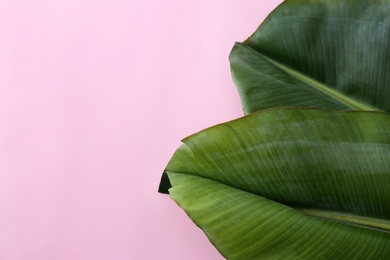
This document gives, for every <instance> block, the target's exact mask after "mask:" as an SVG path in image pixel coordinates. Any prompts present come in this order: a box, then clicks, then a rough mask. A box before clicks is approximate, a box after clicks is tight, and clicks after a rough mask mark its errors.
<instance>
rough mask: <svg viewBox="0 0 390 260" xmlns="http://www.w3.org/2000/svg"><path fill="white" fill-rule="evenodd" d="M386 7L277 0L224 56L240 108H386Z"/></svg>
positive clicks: (379, 2) (368, 2)
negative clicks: (276, 5)
mask: <svg viewBox="0 0 390 260" xmlns="http://www.w3.org/2000/svg"><path fill="white" fill-rule="evenodd" d="M389 13H390V1H389V0H359V1H357V0H337V1H336V0H294V1H293V0H286V1H285V2H283V3H282V4H281V5H279V6H278V7H277V8H276V9H275V10H274V11H273V12H272V13H271V14H270V15H269V16H268V17H267V18H266V19H265V21H264V22H263V23H262V25H261V26H260V27H259V28H258V29H257V31H256V32H255V33H254V34H253V35H252V36H251V37H250V38H248V39H247V40H246V41H244V42H243V43H237V44H236V45H235V46H234V47H233V50H232V52H231V54H230V63H231V72H232V77H233V80H234V82H235V84H236V85H237V88H238V92H239V94H240V97H241V102H242V106H243V109H244V112H245V113H246V114H249V113H252V112H254V111H258V110H261V109H265V108H271V107H280V106H306V107H315V108H322V109H330V110H382V111H386V112H390V102H389V100H390V88H389V87H388V86H389V85H390V44H389V39H390V17H389Z"/></svg>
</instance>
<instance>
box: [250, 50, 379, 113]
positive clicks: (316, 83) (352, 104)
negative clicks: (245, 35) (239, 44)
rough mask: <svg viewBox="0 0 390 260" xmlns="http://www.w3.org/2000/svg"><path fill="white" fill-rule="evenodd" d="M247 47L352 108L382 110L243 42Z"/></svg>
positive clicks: (291, 74)
mask: <svg viewBox="0 0 390 260" xmlns="http://www.w3.org/2000/svg"><path fill="white" fill-rule="evenodd" d="M243 45H244V46H245V47H247V48H248V49H249V50H251V51H253V52H255V53H256V54H257V55H259V56H261V57H262V58H264V59H266V60H267V61H268V62H270V63H272V64H273V65H275V66H276V67H278V68H279V69H280V70H282V71H284V72H285V73H287V74H289V75H290V76H292V77H294V78H296V79H299V80H300V81H302V82H304V83H306V84H308V85H309V86H311V87H313V88H315V89H317V90H318V91H320V92H322V93H324V94H326V95H328V96H330V97H332V98H333V99H335V100H337V101H339V102H340V103H342V104H344V105H346V106H348V107H350V108H352V109H355V110H364V111H382V110H380V109H378V108H376V107H372V106H370V105H368V104H366V103H364V102H361V101H357V100H355V99H353V98H350V97H348V96H347V95H345V94H344V93H342V92H340V91H338V90H336V89H333V88H331V87H329V86H327V85H325V84H323V83H321V82H319V81H317V80H315V79H313V78H311V77H309V76H307V75H305V74H303V73H301V72H299V71H297V70H295V69H293V68H291V67H289V66H286V65H284V64H282V63H280V62H277V61H275V60H273V59H271V58H270V57H268V56H267V55H264V54H262V53H259V52H258V51H256V50H254V49H253V48H251V47H250V46H248V45H246V44H245V43H244V44H243Z"/></svg>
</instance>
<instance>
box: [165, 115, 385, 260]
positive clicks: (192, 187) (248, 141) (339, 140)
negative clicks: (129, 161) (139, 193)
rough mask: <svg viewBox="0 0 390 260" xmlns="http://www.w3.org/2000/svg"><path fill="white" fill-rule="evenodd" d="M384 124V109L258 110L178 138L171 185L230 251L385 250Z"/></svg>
mask: <svg viewBox="0 0 390 260" xmlns="http://www.w3.org/2000/svg"><path fill="white" fill-rule="evenodd" d="M388 129H390V115H388V114H386V113H382V112H362V111H349V112H329V111H323V110H318V109H299V108H282V109H269V110H263V111H259V112H256V113H253V114H251V115H248V116H245V117H243V118H240V119H237V120H234V121H231V122H228V123H224V124H221V125H217V126H214V127H211V128H209V129H206V130H204V131H201V132H199V133H197V134H195V135H192V136H190V137H188V138H186V139H184V140H183V145H182V146H181V147H179V149H178V150H177V151H176V152H175V154H174V156H173V157H172V159H171V160H170V162H169V163H168V166H167V167H166V177H168V178H169V180H170V181H171V183H172V185H173V188H171V189H170V190H169V192H170V194H171V197H172V198H173V199H174V200H175V201H176V202H177V203H178V204H179V205H180V206H181V207H182V208H183V209H184V210H185V211H186V212H187V214H188V215H189V216H190V218H191V219H192V220H193V221H194V222H195V223H196V224H197V225H198V226H199V227H201V228H202V229H203V230H204V232H205V233H206V235H207V236H208V237H209V239H210V240H211V242H212V243H213V244H214V245H215V246H216V248H217V249H218V250H219V251H220V252H221V254H222V255H223V256H225V257H226V258H228V259H259V258H260V259H386V257H388V256H389V253H390V160H389V159H388V158H390V131H388ZM303 213H305V214H303ZM308 215H311V216H308ZM313 216H314V217H313ZM325 219H327V220H325Z"/></svg>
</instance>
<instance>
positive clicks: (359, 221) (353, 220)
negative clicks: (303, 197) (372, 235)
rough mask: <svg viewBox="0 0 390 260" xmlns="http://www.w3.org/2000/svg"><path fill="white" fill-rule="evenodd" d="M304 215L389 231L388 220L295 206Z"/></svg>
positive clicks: (389, 221)
mask: <svg viewBox="0 0 390 260" xmlns="http://www.w3.org/2000/svg"><path fill="white" fill-rule="evenodd" d="M295 209H296V210H298V211H300V212H302V213H303V214H305V215H308V216H312V217H316V218H322V219H327V220H332V221H337V222H341V223H345V224H352V225H357V226H360V227H363V228H373V229H376V230H380V231H383V232H387V233H390V220H386V219H378V218H371V217H365V216H358V215H354V214H349V213H344V212H336V211H330V210H322V209H310V208H295Z"/></svg>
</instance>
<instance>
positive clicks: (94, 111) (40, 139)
mask: <svg viewBox="0 0 390 260" xmlns="http://www.w3.org/2000/svg"><path fill="white" fill-rule="evenodd" d="M280 2H281V1H280V0H272V1H271V0H268V1H265V0H262V1H258V0H246V1H239V0H212V1H210V0H208V1H206V0H201V1H199V0H198V1H171V0H164V1H161V0H158V1H157V0H151V1H132V0H128V1H126V0H95V1H92V0H67V1H65V0H57V1H53V0H39V1H28V0H25V1H23V0H0V210H1V214H0V260H8V259H10V260H19V259H26V260H34V259H55V260H57V259H58V260H61V259H71V260H78V259H93V260H98V259H110V260H111V259H136V260H138V259H156V260H158V259H162V260H165V259H170V260H176V259H177V260H179V259H180V260H183V259H184V260H191V259H194V260H195V259H196V260H199V259H202V260H207V259H222V257H221V256H220V255H219V253H218V252H217V251H216V250H215V248H214V247H213V246H212V245H211V244H210V243H209V241H208V240H207V238H206V236H205V235H204V234H203V232H202V231H201V230H200V229H198V228H197V227H196V226H195V225H194V224H193V223H192V222H191V221H190V219H189V218H188V217H187V216H186V215H185V213H184V212H183V211H182V210H181V209H180V208H179V207H178V206H176V204H175V203H174V202H173V201H172V200H171V199H169V197H168V196H167V195H162V194H159V193H157V191H156V190H157V187H158V183H159V179H160V176H161V173H162V170H163V169H164V167H165V165H166V163H167V162H168V160H169V159H170V157H171V155H172V154H173V152H174V150H175V149H176V148H177V147H178V146H179V145H180V139H182V138H183V137H185V136H187V135H189V134H191V133H194V132H196V131H199V130H201V129H203V128H205V127H209V126H211V125H214V124H217V123H221V122H224V121H227V120H231V119H234V118H236V117H239V116H241V115H242V112H241V108H240V103H239V98H238V94H237V92H236V90H235V87H234V85H233V83H232V80H231V77H230V71H229V63H228V55H229V52H230V49H231V48H232V46H233V44H234V42H235V41H243V40H244V39H246V38H247V37H248V36H249V35H250V34H251V33H252V32H253V31H254V30H255V29H256V27H257V26H258V25H259V23H260V22H261V21H262V20H263V19H264V18H265V16H266V14H268V13H269V12H270V11H271V10H272V9H273V8H274V7H275V6H276V5H277V4H278V3H280Z"/></svg>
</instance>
